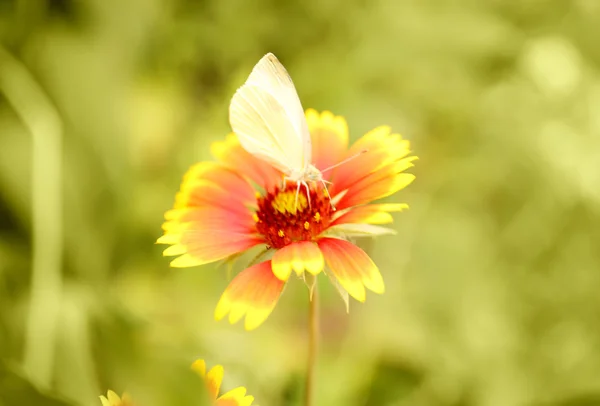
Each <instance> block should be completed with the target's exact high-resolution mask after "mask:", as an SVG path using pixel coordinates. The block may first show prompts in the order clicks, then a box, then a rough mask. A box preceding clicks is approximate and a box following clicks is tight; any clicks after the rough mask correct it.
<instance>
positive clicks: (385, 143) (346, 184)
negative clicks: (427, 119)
mask: <svg viewBox="0 0 600 406" xmlns="http://www.w3.org/2000/svg"><path fill="white" fill-rule="evenodd" d="M361 151H367V153H364V154H361V155H359V156H357V157H356V158H354V159H352V160H351V161H349V162H347V163H345V164H344V165H341V166H339V167H337V168H335V169H334V173H333V178H332V181H333V185H332V186H331V190H330V192H331V194H332V196H336V195H337V194H339V193H341V192H343V191H344V190H348V189H350V190H349V191H348V193H347V194H346V195H345V196H344V197H343V198H342V199H341V200H342V201H341V202H340V203H339V204H338V209H343V208H346V207H350V206H353V205H357V204H363V203H368V202H369V201H370V200H368V199H371V200H374V199H379V198H381V197H385V196H387V195H389V194H392V193H394V192H396V191H398V190H399V189H401V188H402V187H404V186H406V185H407V184H408V183H410V181H408V182H407V183H406V184H404V185H401V184H398V182H399V181H398V180H396V176H397V175H399V174H400V172H402V171H404V170H406V169H407V168H409V167H411V166H412V163H411V162H412V161H414V160H415V159H417V158H416V157H408V158H405V157H406V155H408V154H409V152H410V143H409V142H408V141H407V140H403V139H402V137H401V136H400V135H399V134H391V129H390V127H388V126H381V127H377V128H375V129H374V130H372V131H370V132H368V133H367V134H365V135H364V136H363V137H362V138H360V139H359V140H358V141H356V143H354V145H353V146H352V147H351V148H350V149H349V150H348V152H347V154H346V156H345V158H349V157H351V156H353V155H356V154H357V153H360V152H361ZM400 178H403V177H402V176H401V177H400ZM404 178H405V177H404ZM406 179H407V178H405V179H404V180H406ZM411 181H412V179H411ZM369 186H370V187H371V188H369ZM364 189H367V190H366V191H365V190H364ZM358 192H361V193H362V195H361V196H359V197H360V199H358V198H356V197H355V198H352V196H353V195H356V194H357V193H358ZM347 199H348V200H347ZM350 199H354V201H350ZM357 201H359V203H357Z"/></svg>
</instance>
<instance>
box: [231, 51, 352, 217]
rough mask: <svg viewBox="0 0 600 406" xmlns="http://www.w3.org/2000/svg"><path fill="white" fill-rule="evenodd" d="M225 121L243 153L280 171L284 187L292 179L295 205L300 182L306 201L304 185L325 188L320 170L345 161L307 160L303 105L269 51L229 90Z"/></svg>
mask: <svg viewBox="0 0 600 406" xmlns="http://www.w3.org/2000/svg"><path fill="white" fill-rule="evenodd" d="M229 122H230V124H231V128H232V130H233V132H234V133H235V134H236V135H237V137H238V139H239V141H240V144H241V145H242V147H243V148H244V149H245V150H246V151H248V152H249V153H250V154H252V155H254V156H255V157H257V158H259V159H261V160H263V161H265V162H268V163H269V164H271V165H272V166H273V167H275V168H276V169H278V170H280V171H281V172H282V173H283V174H284V178H283V184H284V186H285V185H286V184H287V183H286V182H288V181H289V182H295V183H296V185H297V187H296V206H297V204H298V194H299V193H300V187H301V186H304V187H305V189H306V194H307V198H308V199H309V204H310V187H309V183H315V182H318V183H321V184H322V185H323V187H324V188H325V190H327V185H326V184H327V183H330V182H328V181H326V180H325V179H323V172H325V171H328V170H330V169H333V168H334V167H335V166H338V165H340V164H342V163H344V162H346V161H347V160H344V161H342V162H340V163H339V164H337V165H335V166H332V167H330V168H326V169H324V170H323V171H320V170H319V169H317V168H316V167H315V166H314V165H313V164H312V161H311V155H312V144H311V139H310V132H309V130H308V124H307V122H306V118H305V116H304V109H303V108H302V104H301V103H300V98H299V97H298V93H297V92H296V88H295V87H294V83H293V82H292V78H291V77H290V75H289V74H288V72H287V70H286V69H285V68H284V67H283V65H282V64H281V63H280V62H279V60H278V59H277V58H276V57H275V55H273V54H272V53H268V54H266V55H265V56H263V57H262V58H261V59H260V61H258V63H257V64H256V66H254V69H252V72H251V73H250V76H249V77H248V79H247V80H246V82H245V83H244V84H243V85H242V86H241V87H240V88H239V89H238V90H237V91H236V93H235V94H234V96H233V98H232V99H231V104H230V106H229ZM351 158H352V157H351ZM327 195H328V196H329V193H327ZM329 199H330V201H331V196H329Z"/></svg>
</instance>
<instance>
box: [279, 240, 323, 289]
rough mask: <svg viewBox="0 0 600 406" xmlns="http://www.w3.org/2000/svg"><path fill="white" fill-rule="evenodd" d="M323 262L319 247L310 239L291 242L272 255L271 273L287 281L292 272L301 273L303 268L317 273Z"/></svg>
mask: <svg viewBox="0 0 600 406" xmlns="http://www.w3.org/2000/svg"><path fill="white" fill-rule="evenodd" d="M324 266H325V262H324V260H323V254H322V253H321V250H319V247H318V246H317V245H316V244H315V243H313V242H310V241H300V242H295V243H292V244H290V245H288V246H286V247H283V248H282V249H280V250H278V251H277V252H276V253H275V255H273V273H274V274H275V276H277V278H279V279H280V280H282V281H287V280H288V278H289V277H290V274H291V273H292V270H294V271H295V272H296V274H297V275H298V276H300V275H302V273H303V272H304V270H306V271H308V272H310V273H311V274H313V275H317V274H318V273H319V272H321V271H322V270H323V267H324Z"/></svg>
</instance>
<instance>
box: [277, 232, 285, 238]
mask: <svg viewBox="0 0 600 406" xmlns="http://www.w3.org/2000/svg"><path fill="white" fill-rule="evenodd" d="M277 235H278V236H280V237H281V238H283V237H285V233H284V232H283V230H279V231H277Z"/></svg>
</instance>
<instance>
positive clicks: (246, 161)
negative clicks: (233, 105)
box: [211, 133, 283, 190]
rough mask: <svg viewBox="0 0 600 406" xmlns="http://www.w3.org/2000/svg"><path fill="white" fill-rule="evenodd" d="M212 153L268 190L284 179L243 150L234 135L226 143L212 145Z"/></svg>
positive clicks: (226, 139) (270, 167)
mask: <svg viewBox="0 0 600 406" xmlns="http://www.w3.org/2000/svg"><path fill="white" fill-rule="evenodd" d="M211 152H212V154H213V155H214V156H215V157H216V158H217V159H218V160H219V161H221V162H223V163H225V164H226V165H228V166H230V167H231V168H232V169H233V170H235V171H236V172H238V173H241V174H243V175H244V176H246V177H247V178H248V179H250V180H251V181H252V182H254V183H256V184H257V185H259V186H260V187H262V188H265V189H266V190H271V189H272V188H273V187H274V186H276V185H279V184H281V181H282V179H283V175H282V174H281V172H279V171H278V170H277V169H275V168H273V167H272V166H271V165H269V164H268V163H266V162H264V161H262V160H260V159H257V158H255V157H254V156H252V155H251V154H249V153H248V152H247V151H246V150H245V149H244V148H242V146H241V144H240V142H239V140H238V138H237V136H236V135H235V134H234V133H231V134H228V135H227V137H226V138H225V141H217V142H214V143H213V144H212V145H211Z"/></svg>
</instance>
